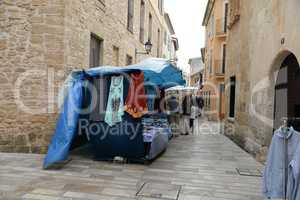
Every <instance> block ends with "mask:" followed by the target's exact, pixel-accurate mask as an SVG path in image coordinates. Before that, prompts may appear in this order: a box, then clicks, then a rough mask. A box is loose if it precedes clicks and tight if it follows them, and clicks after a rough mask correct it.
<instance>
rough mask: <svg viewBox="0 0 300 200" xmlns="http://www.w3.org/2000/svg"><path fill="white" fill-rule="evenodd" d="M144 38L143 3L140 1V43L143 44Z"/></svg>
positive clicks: (142, 0)
mask: <svg viewBox="0 0 300 200" xmlns="http://www.w3.org/2000/svg"><path fill="white" fill-rule="evenodd" d="M144 37H145V1H144V0H141V10H140V42H141V43H144V42H145V41H144Z"/></svg>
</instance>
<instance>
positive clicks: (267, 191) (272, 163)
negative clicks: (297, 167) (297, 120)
mask: <svg viewBox="0 0 300 200" xmlns="http://www.w3.org/2000/svg"><path fill="white" fill-rule="evenodd" d="M285 138H286V139H287V146H288V148H287V152H285V147H284V139H285ZM299 144H300V133H298V132H297V131H295V130H294V129H293V128H290V130H289V131H288V133H284V131H283V129H282V128H280V129H278V130H276V131H275V133H274V136H273V138H272V142H271V146H270V148H269V152H268V158H267V163H266V167H265V170H264V175H263V194H264V196H265V197H267V198H279V199H280V198H284V196H285V195H284V193H285V192H284V182H286V181H285V180H287V183H286V184H287V194H288V195H289V191H293V188H290V187H291V186H292V185H293V184H291V183H290V181H291V179H290V178H288V177H290V176H291V175H290V174H289V173H291V170H288V169H287V172H288V173H287V174H284V168H285V167H288V166H284V160H285V156H286V158H287V164H289V163H291V161H292V160H293V158H294V156H295V152H296V150H297V148H298V146H299Z"/></svg>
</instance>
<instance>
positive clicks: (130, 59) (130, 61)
mask: <svg viewBox="0 0 300 200" xmlns="http://www.w3.org/2000/svg"><path fill="white" fill-rule="evenodd" d="M132 60H133V59H132V56H130V55H128V54H127V55H126V65H132Z"/></svg>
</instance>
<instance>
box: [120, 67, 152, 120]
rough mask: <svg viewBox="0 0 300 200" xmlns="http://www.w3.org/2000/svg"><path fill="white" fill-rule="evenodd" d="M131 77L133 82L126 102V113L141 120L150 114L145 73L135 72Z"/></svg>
mask: <svg viewBox="0 0 300 200" xmlns="http://www.w3.org/2000/svg"><path fill="white" fill-rule="evenodd" d="M130 77H131V82H130V86H129V91H128V96H127V98H126V101H125V111H126V112H127V113H128V114H130V115H131V116H132V117H134V118H140V117H142V116H143V115H144V114H146V113H147V112H148V107H147V98H146V93H145V87H144V73H142V72H134V73H132V74H131V75H130Z"/></svg>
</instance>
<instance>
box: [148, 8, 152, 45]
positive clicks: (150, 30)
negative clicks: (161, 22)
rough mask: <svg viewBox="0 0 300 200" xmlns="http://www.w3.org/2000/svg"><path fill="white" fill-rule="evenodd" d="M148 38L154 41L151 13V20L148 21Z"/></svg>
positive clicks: (150, 16)
mask: <svg viewBox="0 0 300 200" xmlns="http://www.w3.org/2000/svg"><path fill="white" fill-rule="evenodd" d="M148 23H149V24H148V40H149V41H152V15H151V14H149V22H148Z"/></svg>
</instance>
